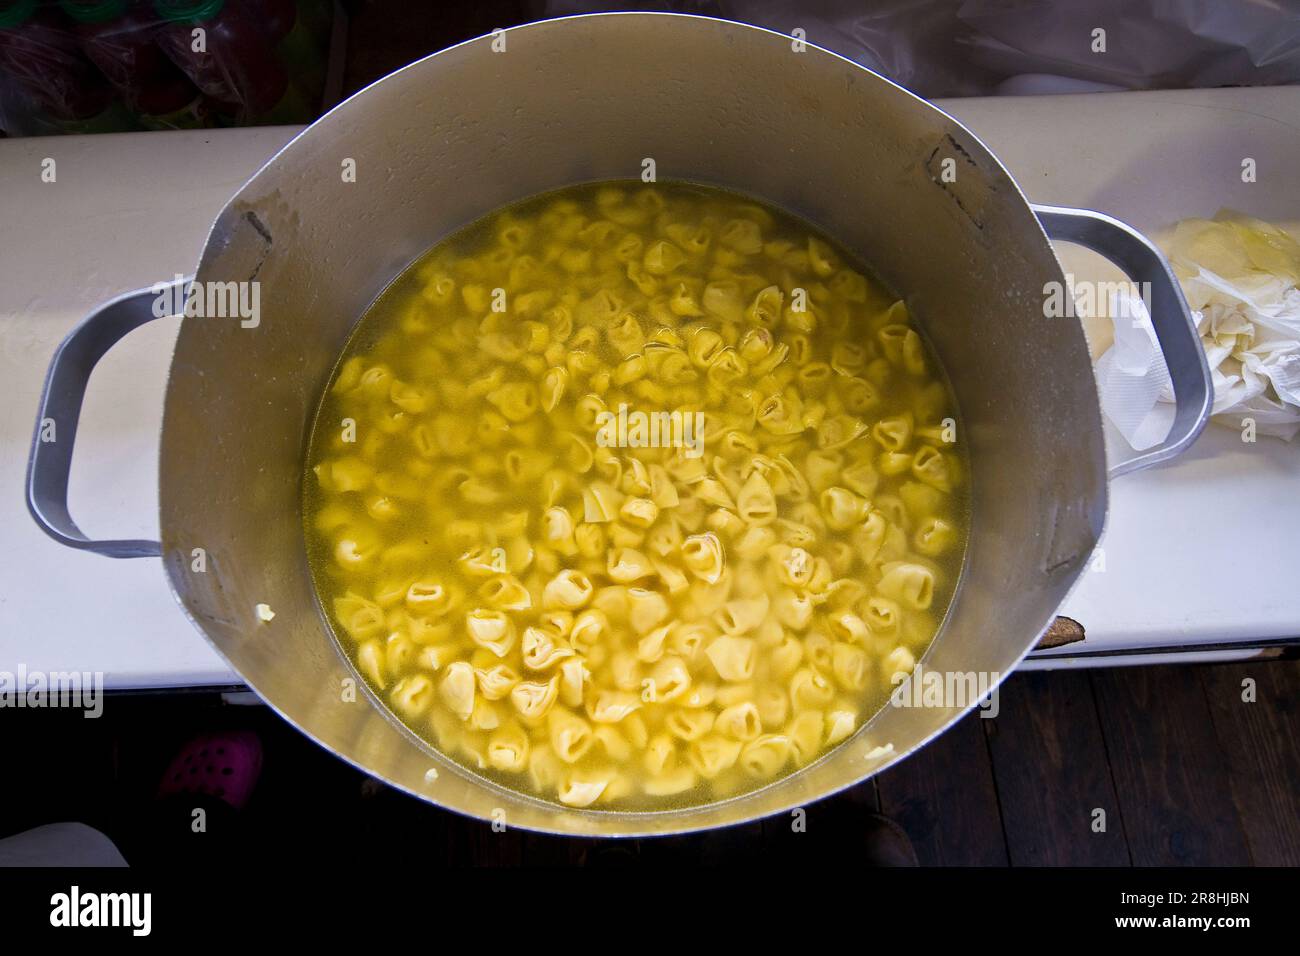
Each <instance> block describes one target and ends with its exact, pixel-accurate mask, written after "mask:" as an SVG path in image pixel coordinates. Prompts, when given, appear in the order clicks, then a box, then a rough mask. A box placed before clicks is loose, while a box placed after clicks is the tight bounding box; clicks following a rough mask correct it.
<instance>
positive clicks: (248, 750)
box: [158, 730, 262, 810]
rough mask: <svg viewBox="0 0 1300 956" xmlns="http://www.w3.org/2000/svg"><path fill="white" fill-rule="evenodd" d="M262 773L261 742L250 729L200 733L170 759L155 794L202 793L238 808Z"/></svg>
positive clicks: (244, 802) (250, 794)
mask: <svg viewBox="0 0 1300 956" xmlns="http://www.w3.org/2000/svg"><path fill="white" fill-rule="evenodd" d="M261 773H262V742H261V741H260V740H258V738H257V735H256V734H254V733H252V732H251V731H246V730H244V731H230V732H225V733H214V734H203V735H201V736H198V737H195V738H194V739H193V740H191V741H189V742H188V743H187V744H185V746H184V747H182V748H181V749H180V752H179V753H177V754H176V756H175V757H174V758H173V759H172V762H171V764H170V765H169V766H168V767H167V772H166V773H165V774H164V775H163V779H162V783H161V784H159V786H158V797H159V798H160V799H161V798H162V797H170V796H174V795H176V794H205V795H207V796H212V797H217V798H219V799H221V800H224V801H226V803H228V804H230V805H231V806H232V807H234V808H235V809H236V810H241V809H243V808H244V806H245V805H246V804H247V803H248V800H249V798H250V797H251V796H252V795H253V788H254V787H255V786H256V785H257V778H258V777H259V776H261Z"/></svg>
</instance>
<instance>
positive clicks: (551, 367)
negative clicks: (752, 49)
mask: <svg viewBox="0 0 1300 956" xmlns="http://www.w3.org/2000/svg"><path fill="white" fill-rule="evenodd" d="M957 437H958V436H957V422H956V409H955V407H954V403H953V401H952V398H951V395H950V392H949V390H948V388H947V386H946V384H945V382H944V379H943V378H942V375H941V373H940V371H939V369H938V368H937V366H936V365H935V363H934V360H933V358H932V356H931V355H930V353H929V352H928V351H927V348H926V346H925V344H924V341H923V340H922V338H921V336H920V335H919V334H918V332H917V330H916V328H915V327H914V325H913V323H912V320H911V317H910V315H909V313H908V309H907V306H906V305H905V304H904V303H903V302H901V301H897V300H896V299H895V298H894V297H893V296H890V295H889V294H888V293H887V292H886V290H885V289H884V288H883V286H881V285H880V283H878V282H877V281H876V280H875V279H873V278H871V277H870V276H869V275H868V274H867V273H865V272H864V271H863V270H861V269H860V268H857V267H855V265H854V264H853V262H852V260H850V259H849V258H848V257H847V256H846V255H845V254H844V253H843V252H842V251H841V250H839V248H838V247H836V246H835V244H834V243H832V242H830V241H829V240H827V239H826V238H824V237H822V236H820V235H818V234H816V233H815V232H814V231H813V230H812V229H811V228H810V227H809V226H808V225H807V224H805V223H802V222H800V221H797V220H795V219H793V218H792V217H790V216H788V215H786V214H784V213H781V212H779V211H778V210H776V209H771V208H768V207H766V206H762V205H759V204H757V203H755V202H753V201H751V200H748V199H743V198H741V197H737V196H733V195H731V194H728V193H724V192H721V191H718V190H714V189H710V188H703V187H697V186H689V185H685V184H670V185H665V184H644V183H641V182H616V183H603V184H597V185H591V186H582V187H575V188H572V189H568V190H563V191H560V192H558V193H552V194H547V195H545V196H541V197H537V198H535V199H532V200H528V201H526V202H524V203H521V204H519V205H517V206H515V207H512V208H509V209H506V210H504V211H501V212H499V213H496V214H494V215H492V216H489V217H488V218H486V219H484V220H482V221H480V222H478V223H476V224H474V225H473V226H471V227H469V228H468V229H466V230H465V231H463V232H461V233H459V234H457V235H455V236H453V237H452V238H450V239H448V240H447V241H445V242H443V243H442V244H440V245H438V246H436V247H435V248H434V249H433V250H431V251H430V252H429V253H428V254H426V255H425V256H424V257H423V258H421V259H420V260H419V261H418V262H417V263H415V265H414V266H412V267H411V268H410V269H409V270H408V271H407V272H405V273H404V274H403V275H402V276H401V277H400V278H399V279H398V280H397V281H396V282H395V283H394V284H393V286H392V287H391V288H390V289H389V290H388V291H387V292H386V293H385V294H384V295H383V296H381V298H380V299H379V300H378V301H377V302H376V303H375V305H374V306H373V307H372V309H371V310H370V312H369V313H367V315H366V316H365V317H364V318H363V320H362V321H361V323H360V324H359V326H358V329H357V332H356V333H355V334H354V337H353V339H352V341H351V342H350V344H349V345H348V347H347V349H346V350H345V352H344V356H343V360H342V362H341V364H340V365H339V367H338V369H337V370H336V371H335V374H334V377H333V379H332V381H331V383H330V386H329V388H328V390H327V392H326V395H325V396H324V399H323V401H322V404H321V409H320V412H319V414H318V417H317V420H316V423H315V427H314V430H313V433H312V440H311V446H310V451H309V459H308V465H309V471H308V475H307V483H306V486H305V491H304V495H305V506H304V523H305V527H306V533H307V541H308V552H309V557H310V560H311V565H312V571H313V575H314V579H315V581H316V584H317V587H318V589H319V591H320V593H321V596H322V603H323V605H324V607H325V609H326V611H327V616H328V617H329V619H330V622H331V624H332V626H333V627H334V629H335V633H336V634H337V635H338V638H339V640H340V643H341V644H342V646H343V648H344V649H345V650H346V652H347V653H348V655H349V656H350V657H351V659H352V660H353V662H354V663H355V665H356V668H357V670H358V672H359V673H360V674H361V675H362V676H363V677H364V679H365V680H366V681H367V682H368V684H369V685H370V687H371V688H372V690H373V691H374V692H375V693H376V694H377V695H378V697H379V698H380V699H382V700H383V701H385V702H386V703H387V705H388V706H389V707H390V708H391V709H392V711H393V713H394V714H395V715H396V716H397V717H398V718H399V719H400V720H402V721H404V722H405V723H406V724H407V725H408V726H409V727H411V728H412V729H413V730H415V731H416V732H417V733H419V734H420V735H421V736H423V737H424V738H425V739H426V740H427V741H429V743H430V744H431V745H432V746H434V747H436V748H438V749H439V750H441V751H442V752H443V753H445V754H447V755H449V756H451V757H452V758H454V759H456V760H458V761H460V762H461V763H462V764H464V765H465V766H466V767H467V768H468V769H469V770H471V771H472V772H474V773H478V774H482V775H484V776H487V777H490V778H492V779H495V780H498V781H499V782H502V783H504V784H506V785H509V786H514V787H517V788H519V789H522V790H524V791H527V792H530V793H534V794H536V795H538V796H541V797H543V798H546V799H551V800H555V801H557V802H559V803H561V804H563V805H565V806H569V807H573V808H575V809H577V808H590V809H596V810H598V809H602V808H604V809H616V810H628V809H631V810H655V809H664V808H669V807H675V806H681V805H683V804H689V803H699V802H706V801H709V800H713V799H720V798H723V797H728V796H732V795H734V794H736V793H738V792H743V791H744V790H746V789H753V788H756V787H760V786H763V785H765V784H767V783H770V782H771V781H773V780H774V779H777V778H779V777H780V776H782V775H784V774H787V773H790V772H793V771H794V770H797V769H798V768H799V767H801V766H804V765H806V764H808V763H809V762H811V761H813V760H815V759H817V758H818V757H819V756H821V755H822V754H823V753H825V752H826V750H827V749H828V748H830V747H833V746H836V745H837V744H839V743H841V742H843V741H845V740H847V739H848V738H849V737H851V736H853V735H854V733H855V732H856V731H857V730H858V729H859V728H861V727H862V726H863V724H864V723H865V721H866V720H868V719H869V718H870V717H871V715H872V714H873V713H874V712H875V711H876V710H877V709H878V708H879V707H881V706H882V705H883V704H884V702H885V701H886V699H887V697H888V695H889V693H890V691H891V690H892V684H893V682H894V681H896V680H899V679H901V677H903V676H905V675H906V674H908V673H910V672H911V671H912V669H913V668H914V667H915V666H916V663H917V661H918V660H919V659H920V658H921V657H922V656H923V654H924V652H925V650H926V647H927V646H928V645H929V643H930V642H931V640H932V639H933V637H934V634H935V632H936V630H937V629H938V627H939V625H940V623H941V622H942V620H943V616H944V613H945V611H946V609H947V606H948V603H949V601H950V600H951V597H952V594H953V590H954V587H955V585H956V579H957V575H958V573H959V571H960V567H961V560H962V556H963V551H964V547H965V537H966V529H967V527H968V519H967V512H966V506H965V495H964V474H965V471H966V469H965V465H964V458H963V454H962V452H961V445H960V443H959V442H958V440H957Z"/></svg>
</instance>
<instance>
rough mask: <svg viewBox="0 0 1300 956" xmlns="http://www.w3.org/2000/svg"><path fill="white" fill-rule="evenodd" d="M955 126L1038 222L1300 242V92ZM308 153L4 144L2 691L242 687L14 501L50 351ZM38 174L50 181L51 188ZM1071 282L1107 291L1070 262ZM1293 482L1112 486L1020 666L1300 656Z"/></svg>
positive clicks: (1116, 105) (93, 459)
mask: <svg viewBox="0 0 1300 956" xmlns="http://www.w3.org/2000/svg"><path fill="white" fill-rule="evenodd" d="M941 105H943V106H945V107H946V108H948V109H950V110H951V111H952V112H953V113H954V114H955V115H956V116H957V117H958V118H959V119H961V120H962V121H963V122H965V123H966V124H967V125H969V126H970V127H971V128H972V129H973V130H974V131H975V132H976V133H977V134H978V135H979V136H981V138H983V139H984V141H985V142H986V143H987V144H988V145H989V146H990V147H991V148H992V149H993V150H994V151H995V152H996V153H997V154H998V155H999V156H1000V157H1001V158H1002V160H1003V161H1004V162H1005V163H1006V164H1007V166H1008V167H1009V168H1010V169H1011V171H1012V173H1013V174H1014V175H1015V176H1016V177H1017V179H1018V180H1019V181H1020V183H1021V185H1022V186H1023V187H1024V189H1025V191H1026V193H1027V194H1028V196H1029V198H1030V199H1032V200H1034V201H1036V202H1045V203H1055V204H1061V205H1082V206H1092V207H1095V208H1098V209H1101V210H1103V211H1106V212H1109V213H1112V214H1114V215H1117V216H1119V217H1120V218H1123V219H1127V220H1129V221H1130V222H1132V223H1133V224H1134V225H1136V226H1138V227H1139V228H1142V229H1145V230H1148V231H1153V232H1158V231H1159V230H1160V229H1162V228H1164V227H1166V226H1168V225H1169V224H1170V223H1172V222H1173V221H1174V220H1176V219H1179V218H1184V217H1187V216H1209V215H1213V214H1214V213H1215V212H1216V211H1217V210H1218V208H1219V207H1221V206H1233V207H1236V208H1239V209H1241V210H1243V211H1245V212H1248V213H1252V214H1254V215H1258V216H1261V217H1264V218H1269V219H1272V220H1274V221H1278V220H1282V221H1284V222H1285V221H1290V223H1291V224H1292V225H1294V223H1295V222H1296V221H1297V220H1300V164H1297V163H1296V161H1295V157H1296V156H1300V89H1295V88H1292V89H1271V90H1270V89H1259V90H1215V91H1196V92H1167V93H1125V94H1091V95H1083V96H1070V97H1040V98H1016V99H977V100H957V101H950V102H948V103H944V104H941ZM294 132H295V130H294V129H290V128H264V129H250V130H221V131H199V132H180V133H135V134H124V135H113V136H94V137H69V138H42V139H29V140H7V141H0V208H3V211H4V226H5V228H4V231H3V234H0V382H3V383H4V384H3V388H4V392H5V396H6V401H4V402H3V403H0V540H3V547H0V671H10V672H13V671H16V670H17V669H18V667H19V666H20V665H21V666H25V667H26V668H27V669H28V670H44V671H66V670H77V671H102V672H103V673H104V680H105V686H107V687H109V688H116V689H140V688H165V687H190V686H209V687H216V686H223V685H236V684H238V683H239V678H238V676H237V675H236V674H234V673H233V672H232V671H231V670H230V669H229V668H228V667H227V666H226V665H225V664H224V663H223V662H222V661H221V660H220V659H219V658H218V657H217V655H216V654H215V653H214V652H213V651H212V650H211V649H210V648H209V646H208V644H207V643H206V641H204V640H203V638H202V637H201V635H199V634H198V633H197V632H196V631H194V630H193V629H192V628H191V627H190V625H189V624H188V623H187V622H186V620H185V618H184V617H183V616H182V614H181V612H180V610H179V608H178V607H177V605H176V604H175V602H174V601H173V599H172V597H171V596H170V594H169V593H168V590H167V586H166V583H165V581H164V577H163V573H162V570H161V568H160V567H159V564H158V562H157V561H156V560H150V559H140V560H111V559H108V558H102V557H99V556H97V555H93V554H86V553H81V552H77V551H73V550H70V549H68V548H64V547H62V546H60V545H58V544H56V543H54V542H53V541H51V540H50V539H48V538H47V537H45V535H43V534H42V533H41V532H40V531H39V530H38V529H37V528H36V526H35V524H34V523H33V522H32V520H31V518H30V517H29V516H28V514H27V512H26V509H25V507H24V504H23V480H24V475H25V464H26V457H27V446H28V443H29V441H30V439H31V433H32V428H33V424H34V418H35V409H36V402H37V396H38V393H39V390H40V387H41V383H42V381H43V377H44V374H45V370H46V366H47V364H48V361H49V358H50V355H51V354H52V352H53V350H54V348H55V346H56V345H57V344H58V342H59V340H60V339H61V338H62V337H63V336H64V335H65V334H66V333H67V332H68V331H69V330H70V329H71V328H72V327H73V326H74V325H75V324H76V323H77V322H78V321H80V319H81V318H82V317H83V316H84V315H85V314H86V313H87V312H88V311H89V310H90V309H91V308H93V307H94V306H95V305H96V304H98V303H100V302H102V301H103V300H105V299H108V298H110V297H112V296H114V295H117V294H119V293H121V292H125V291H127V290H130V289H134V288H138V287H142V286H148V285H151V284H153V283H154V282H157V281H160V280H165V279H170V278H171V277H172V276H173V275H175V274H181V273H187V272H189V271H191V270H192V269H193V267H194V263H195V262H196V261H197V258H198V254H199V251H200V249H201V248H202V245H203V242H204V239H205V237H206V233H207V229H208V225H209V223H210V222H211V220H212V219H213V217H214V216H215V215H216V213H217V211H218V210H219V209H220V208H221V206H222V204H223V203H224V202H225V200H226V199H227V198H228V197H229V196H230V195H231V194H232V193H233V192H234V191H235V190H236V189H237V188H238V187H239V185H240V184H241V183H242V182H243V181H244V180H245V179H246V178H247V177H248V176H249V175H251V174H252V173H253V172H254V171H255V170H256V169H257V168H258V167H259V166H260V165H261V164H262V162H264V161H265V159H266V158H267V157H269V156H270V155H271V154H272V153H273V152H274V151H275V150H276V149H277V148H278V147H279V146H280V145H281V144H282V143H284V142H286V141H287V140H288V139H289V138H290V137H291V136H292V135H293V134H294ZM1243 156H1253V157H1255V158H1256V160H1257V162H1258V166H1259V175H1260V178H1259V182H1258V183H1255V184H1252V185H1249V186H1248V185H1245V184H1242V183H1241V182H1240V177H1239V175H1238V173H1237V171H1238V170H1239V169H1240V161H1241V158H1242V157H1243ZM47 157H49V158H53V159H54V160H55V161H56V164H57V165H56V173H57V179H56V181H55V182H54V183H44V182H42V180H41V168H42V167H41V163H42V160H43V159H45V158H47ZM1067 268H1068V269H1070V270H1071V271H1073V272H1074V273H1075V274H1076V275H1078V276H1079V277H1080V278H1088V277H1097V278H1104V277H1106V276H1105V275H1103V274H1102V273H1099V272H1097V270H1098V268H1099V267H1098V265H1097V261H1096V260H1095V259H1094V258H1092V257H1090V256H1088V255H1083V254H1081V253H1079V252H1078V251H1077V250H1071V251H1070V252H1069V253H1068V254H1067ZM178 324H179V322H178V320H165V321H161V322H154V323H149V324H147V325H146V326H144V327H143V328H141V329H139V330H137V331H135V332H133V333H132V334H131V335H130V336H128V337H127V338H126V339H125V340H124V341H123V342H122V343H121V344H120V345H119V346H117V347H116V348H114V349H113V350H112V351H111V352H110V353H109V355H108V356H107V357H106V358H105V359H104V361H103V362H101V364H100V366H99V367H98V369H97V370H96V372H95V374H94V376H93V377H92V379H91V385H90V389H89V390H88V392H87V397H86V406H85V409H84V411H83V414H82V428H81V431H80V433H79V436H78V445H77V451H76V455H75V461H74V465H73V475H72V481H71V487H70V500H71V509H72V512H73V515H74V517H75V518H76V519H77V521H78V522H79V524H80V525H81V527H82V529H83V530H85V531H86V532H87V533H88V534H90V535H91V536H100V537H143V538H154V537H157V533H158V529H157V474H156V463H157V439H158V430H159V426H160V423H161V417H162V401H161V399H162V394H163V387H164V383H165V379H166V371H167V366H168V363H169V361H170V356H171V348H172V343H173V341H174V338H175V335H176V329H177V326H178ZM1298 478H1300V442H1297V443H1293V444H1290V445H1288V444H1283V443H1282V442H1278V441H1276V440H1273V439H1264V440H1262V441H1260V442H1259V443H1258V444H1256V445H1250V446H1248V445H1243V444H1241V442H1240V441H1239V440H1238V438H1237V436H1236V433H1235V432H1232V431H1229V430H1227V429H1222V428H1219V427H1218V426H1213V425H1212V426H1210V428H1209V429H1208V430H1207V432H1206V433H1205V435H1204V437H1203V438H1202V439H1201V440H1200V441H1199V442H1198V443H1197V445H1196V447H1195V448H1194V449H1192V451H1191V452H1190V453H1189V454H1188V455H1187V456H1185V457H1184V458H1182V459H1180V460H1178V461H1177V462H1175V463H1173V464H1171V465H1169V466H1167V467H1163V468H1159V469H1156V470H1153V471H1148V472H1144V473H1140V474H1137V475H1133V476H1128V477H1125V478H1121V479H1119V480H1117V481H1116V482H1115V483H1114V484H1113V486H1112V493H1111V511H1110V520H1109V525H1108V528H1107V531H1106V535H1105V538H1104V540H1103V547H1104V548H1105V549H1106V570H1105V572H1104V573H1096V572H1093V573H1089V574H1088V575H1087V576H1086V577H1085V579H1084V580H1083V581H1082V583H1081V584H1080V586H1079V587H1078V589H1077V590H1076V591H1075V593H1074V595H1073V596H1072V597H1071V599H1070V600H1069V601H1068V602H1067V605H1066V606H1065V608H1063V613H1065V614H1068V615H1069V616H1071V617H1073V618H1075V619H1077V620H1079V621H1080V622H1082V623H1083V624H1084V626H1085V628H1086V630H1087V640H1086V642H1085V643H1084V644H1082V645H1073V646H1071V647H1070V648H1063V649H1060V650H1059V651H1057V652H1051V653H1040V654H1038V655H1035V659H1034V660H1031V661H1030V662H1029V663H1027V664H1026V666H1031V667H1039V666H1047V665H1050V666H1077V665H1079V664H1086V663H1092V662H1095V658H1092V657H1089V656H1085V655H1098V654H1113V653H1116V652H1120V653H1128V654H1129V656H1127V657H1124V658H1123V659H1122V661H1121V662H1131V663H1138V662H1146V661H1147V660H1150V659H1161V655H1160V652H1161V651H1162V650H1170V649H1173V648H1184V647H1189V646H1190V647H1194V648H1195V647H1205V646H1217V645H1220V644H1223V645H1226V646H1227V647H1228V648H1229V649H1228V650H1226V651H1225V650H1215V651H1212V652H1209V653H1201V654H1199V655H1198V657H1199V658H1200V659H1211V658H1213V657H1216V656H1217V657H1225V656H1226V657H1239V656H1242V653H1243V651H1242V650H1241V648H1243V647H1245V644H1246V642H1253V641H1257V640H1260V639H1281V638H1294V637H1296V636H1297V635H1300V586H1297V583H1296V581H1297V574H1296V570H1295V569H1296V566H1297V564H1300V562H1297V558H1300V501H1298V498H1297V493H1296V492H1297V489H1298V488H1300V485H1297V479H1298ZM1233 645H1236V647H1237V649H1236V650H1233V649H1232V647H1233ZM1244 653H1254V652H1253V651H1246V652H1244ZM1044 658H1046V659H1044ZM1183 659H1186V657H1185V656H1184V658H1183ZM1110 662H1114V661H1113V660H1111V661H1110Z"/></svg>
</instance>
